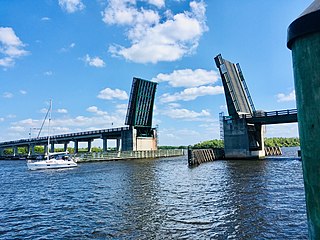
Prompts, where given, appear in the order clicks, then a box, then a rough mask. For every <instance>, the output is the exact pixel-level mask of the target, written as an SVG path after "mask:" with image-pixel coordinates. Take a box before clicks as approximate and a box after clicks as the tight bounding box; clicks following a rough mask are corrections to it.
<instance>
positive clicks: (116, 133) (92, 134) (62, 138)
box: [0, 127, 129, 148]
mask: <svg viewBox="0 0 320 240" xmlns="http://www.w3.org/2000/svg"><path fill="white" fill-rule="evenodd" d="M126 130H129V127H121V128H110V129H101V130H94V131H86V132H77V133H67V134H59V135H53V136H50V139H51V140H52V142H54V143H58V144H59V143H62V142H67V141H74V140H78V141H79V142H80V141H86V140H88V139H94V138H102V137H103V136H104V137H106V138H108V139H112V138H119V137H121V132H122V131H126ZM47 141H48V137H39V138H30V139H20V140H15V141H8V142H1V143H0V148H1V147H12V146H25V145H30V144H40V145H41V144H46V143H47Z"/></svg>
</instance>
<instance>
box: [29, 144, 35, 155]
mask: <svg viewBox="0 0 320 240" xmlns="http://www.w3.org/2000/svg"><path fill="white" fill-rule="evenodd" d="M31 155H34V144H30V145H28V156H31Z"/></svg>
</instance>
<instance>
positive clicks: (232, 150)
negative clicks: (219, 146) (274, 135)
mask: <svg viewBox="0 0 320 240" xmlns="http://www.w3.org/2000/svg"><path fill="white" fill-rule="evenodd" d="M223 129H224V151H225V158H226V159H250V158H253V159H262V158H264V157H265V153H264V141H263V139H264V137H263V128H262V126H261V125H255V124H248V123H247V122H246V120H245V119H232V120H231V119H228V120H224V121H223Z"/></svg>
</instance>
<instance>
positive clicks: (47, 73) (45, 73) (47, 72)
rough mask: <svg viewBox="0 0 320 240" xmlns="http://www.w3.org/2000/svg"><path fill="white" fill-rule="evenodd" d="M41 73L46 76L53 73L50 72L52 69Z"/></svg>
mask: <svg viewBox="0 0 320 240" xmlns="http://www.w3.org/2000/svg"><path fill="white" fill-rule="evenodd" d="M43 74H44V75H46V76H51V75H52V74H53V73H52V71H46V72H44V73H43Z"/></svg>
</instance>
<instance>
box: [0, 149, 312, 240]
mask: <svg viewBox="0 0 320 240" xmlns="http://www.w3.org/2000/svg"><path fill="white" fill-rule="evenodd" d="M295 151H296V150H294V152H293V153H295ZM284 153H285V154H286V155H287V156H290V158H286V159H284V158H271V159H267V160H263V161H245V160H243V161H215V162H210V163H204V164H202V165H200V166H198V167H196V168H188V166H187V158H186V157H178V158H166V159H165V158H163V159H157V160H135V161H114V162H100V163H83V164H79V167H78V168H75V169H67V170H46V171H28V170H27V167H26V163H25V162H24V161H0V179H1V184H0V190H1V191H0V238H1V239H210V238H211V239H307V222H306V211H305V199H304V189H303V178H302V170H301V162H300V161H298V160H297V159H296V158H294V157H295V156H294V155H292V152H290V150H289V151H288V150H287V151H284Z"/></svg>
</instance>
